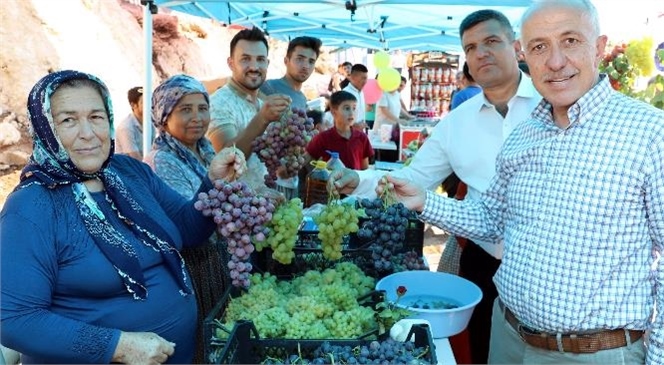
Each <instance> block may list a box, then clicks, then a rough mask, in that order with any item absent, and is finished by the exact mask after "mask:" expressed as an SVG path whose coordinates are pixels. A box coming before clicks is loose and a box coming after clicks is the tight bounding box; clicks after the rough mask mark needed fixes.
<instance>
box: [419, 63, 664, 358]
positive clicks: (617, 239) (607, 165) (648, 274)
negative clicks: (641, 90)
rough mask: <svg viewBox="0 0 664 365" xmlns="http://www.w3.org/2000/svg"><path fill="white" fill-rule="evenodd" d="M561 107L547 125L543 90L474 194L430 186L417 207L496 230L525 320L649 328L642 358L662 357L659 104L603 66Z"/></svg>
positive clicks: (567, 327) (461, 228)
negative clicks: (590, 84) (623, 87)
mask: <svg viewBox="0 0 664 365" xmlns="http://www.w3.org/2000/svg"><path fill="white" fill-rule="evenodd" d="M568 116H569V120H570V125H569V127H567V128H565V129H561V128H559V127H557V126H556V125H555V123H554V121H553V117H552V112H551V105H550V104H549V103H548V102H546V101H545V100H543V101H542V102H541V103H540V104H539V105H538V106H537V108H536V109H535V110H534V111H533V113H532V115H531V116H530V118H529V120H527V121H525V122H524V123H523V124H521V125H519V126H518V127H517V128H516V129H515V130H514V132H513V133H512V134H511V135H510V137H509V138H508V139H507V140H506V142H505V145H504V146H503V149H502V151H501V153H500V154H499V156H498V159H497V162H496V166H497V167H496V171H497V175H496V177H495V178H494V180H493V182H492V185H491V187H490V188H489V190H488V191H486V192H485V193H484V194H483V195H482V198H481V200H479V201H473V200H464V201H456V200H453V199H448V198H444V197H441V196H439V195H436V194H435V193H431V192H428V193H427V197H426V203H425V207H424V210H423V212H422V216H421V218H422V219H423V220H426V221H428V222H431V223H433V224H436V225H438V226H440V227H441V228H443V229H445V230H447V231H449V232H452V233H454V234H457V235H460V236H463V237H468V238H471V239H477V240H484V241H496V239H497V238H499V237H501V236H502V237H503V238H504V242H505V252H504V256H503V261H502V264H501V266H500V269H499V270H498V272H497V273H496V276H495V277H494V281H495V283H496V287H497V288H498V293H499V295H500V298H501V299H502V300H503V302H504V303H505V304H506V305H507V307H509V308H510V309H511V310H512V311H513V312H514V314H515V315H516V316H517V317H518V318H519V319H520V320H521V321H522V322H523V323H524V324H525V325H527V326H529V327H532V328H534V329H537V330H540V331H545V332H550V333H569V332H579V331H593V330H600V329H614V328H627V329H637V330H646V329H651V330H652V333H651V336H650V345H649V347H648V351H647V363H649V364H664V317H663V314H664V288H663V287H662V286H661V285H662V283H663V282H664V265H657V261H658V257H659V256H660V255H661V254H662V253H664V247H663V246H664V112H662V111H661V110H658V109H655V108H653V107H651V106H649V105H646V104H644V103H642V102H639V101H636V100H634V99H631V98H628V97H626V96H624V95H622V94H620V93H618V92H616V91H614V90H613V89H611V86H610V84H609V82H608V80H607V78H606V77H605V76H604V75H602V79H601V81H600V82H599V83H598V84H597V85H596V86H595V87H594V88H593V89H591V90H590V91H589V92H588V93H586V95H584V96H583V97H582V98H581V99H579V100H578V102H577V103H575V104H574V105H573V106H572V107H570V109H569V111H568ZM655 306H656V307H657V308H658V311H659V312H660V313H659V314H656V311H655Z"/></svg>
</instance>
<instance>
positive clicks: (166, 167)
mask: <svg viewBox="0 0 664 365" xmlns="http://www.w3.org/2000/svg"><path fill="white" fill-rule="evenodd" d="M152 123H153V124H154V126H155V128H156V129H157V131H158V134H157V137H156V139H155V141H154V143H153V144H152V151H151V152H150V154H149V155H148V156H146V158H145V162H146V163H147V164H148V165H150V167H152V169H153V170H154V172H155V173H156V174H157V176H159V177H161V179H162V180H163V181H164V182H165V183H166V184H168V185H169V186H170V187H172V188H173V189H174V190H175V191H177V192H178V193H180V194H181V195H182V196H185V197H189V196H192V194H194V193H195V192H196V190H197V189H198V186H200V184H201V181H202V180H204V179H205V178H206V177H205V175H206V174H207V172H206V171H207V167H208V166H209V165H210V162H211V161H212V158H213V157H214V155H215V152H214V149H213V148H212V144H211V143H210V141H209V140H208V139H207V138H205V132H207V129H208V125H209V124H210V109H209V97H208V93H207V91H206V89H205V86H204V85H203V84H202V83H201V82H199V81H198V80H196V79H194V78H192V77H190V76H187V75H176V76H173V77H171V78H169V79H167V80H166V81H164V82H163V83H162V84H161V85H159V86H158V87H157V88H156V89H155V91H154V92H153V93H152ZM225 250H226V246H225V244H223V242H222V241H221V239H220V237H219V236H218V235H217V234H216V233H214V234H213V235H212V236H210V238H209V244H207V245H203V246H198V247H192V248H187V249H185V250H184V251H182V256H183V257H184V259H185V262H186V263H187V267H188V268H189V272H190V274H191V276H192V279H193V283H194V289H195V290H196V297H197V300H198V316H199V321H198V323H199V326H202V322H203V319H204V318H205V316H206V315H207V314H209V313H210V312H211V311H212V309H213V308H214V306H215V304H216V303H217V302H218V301H219V300H220V299H221V297H222V296H223V294H224V289H225V287H226V284H227V281H228V278H227V276H228V274H227V273H225V272H226V270H224V267H225V265H226V262H227V261H228V260H225V258H226V255H225V254H224V251H225ZM197 341H198V344H197V351H196V357H195V360H197V362H200V361H203V360H204V357H203V348H204V342H205V341H209V339H205V338H203V331H202V328H201V330H199V331H198V338H197Z"/></svg>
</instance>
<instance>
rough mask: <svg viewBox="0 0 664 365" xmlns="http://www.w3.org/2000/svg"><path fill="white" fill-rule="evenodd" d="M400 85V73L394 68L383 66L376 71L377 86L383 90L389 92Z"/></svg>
mask: <svg viewBox="0 0 664 365" xmlns="http://www.w3.org/2000/svg"><path fill="white" fill-rule="evenodd" d="M399 85H401V74H400V73H399V71H397V70H396V69H394V68H391V67H389V68H384V69H382V70H380V71H379V73H378V86H380V88H381V89H382V90H383V91H387V92H391V91H394V90H396V89H398V88H399Z"/></svg>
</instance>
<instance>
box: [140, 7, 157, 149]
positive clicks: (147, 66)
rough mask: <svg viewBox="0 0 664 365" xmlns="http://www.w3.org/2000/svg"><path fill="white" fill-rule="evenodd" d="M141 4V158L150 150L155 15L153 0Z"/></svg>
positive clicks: (155, 9)
mask: <svg viewBox="0 0 664 365" xmlns="http://www.w3.org/2000/svg"><path fill="white" fill-rule="evenodd" d="M141 4H143V39H144V44H145V50H144V60H143V61H144V73H145V80H144V83H143V157H144V158H145V157H147V155H148V153H150V150H151V149H152V139H153V138H152V137H153V135H154V133H153V131H152V14H156V13H157V6H155V5H154V3H153V0H141Z"/></svg>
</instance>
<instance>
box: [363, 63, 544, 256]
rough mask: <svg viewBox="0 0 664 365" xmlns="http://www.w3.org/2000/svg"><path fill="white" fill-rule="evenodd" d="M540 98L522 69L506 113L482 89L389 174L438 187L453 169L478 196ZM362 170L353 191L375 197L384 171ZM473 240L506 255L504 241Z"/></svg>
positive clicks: (471, 195) (472, 195)
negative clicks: (407, 162)
mask: <svg viewBox="0 0 664 365" xmlns="http://www.w3.org/2000/svg"><path fill="white" fill-rule="evenodd" d="M540 100H542V98H541V96H540V95H539V94H538V93H537V90H535V88H534V87H533V83H532V81H531V79H530V78H528V77H526V76H525V75H523V74H522V76H521V81H520V82H519V87H518V88H517V91H516V94H515V95H514V96H513V97H512V98H511V99H510V100H509V102H508V104H507V105H508V107H509V110H508V112H507V115H506V116H505V117H504V118H503V116H502V115H500V113H498V111H497V110H496V108H495V107H494V106H493V105H492V104H491V103H489V101H488V100H487V99H486V97H485V96H484V94H479V95H476V96H474V97H472V98H470V99H468V100H467V101H466V102H465V103H463V104H461V105H460V106H459V107H458V108H456V109H454V110H453V111H451V112H450V113H449V114H447V115H446V116H445V118H443V120H441V121H440V122H439V123H438V124H437V125H436V127H435V128H434V130H433V132H432V134H431V136H430V137H429V138H428V139H427V140H426V142H424V144H423V145H422V147H421V148H420V149H419V150H418V151H417V153H416V154H415V157H414V158H413V160H412V162H411V163H410V165H409V166H407V167H404V168H403V169H401V170H398V171H394V172H392V173H391V174H392V175H394V176H397V177H401V178H404V179H407V180H410V181H413V182H415V183H417V184H418V185H420V186H421V187H422V188H425V189H430V190H435V189H437V188H438V186H440V183H441V182H442V181H443V180H445V178H447V177H448V176H449V175H451V174H452V172H455V173H456V174H457V176H459V178H460V179H461V181H463V182H464V183H466V184H467V185H468V194H467V195H466V199H471V200H473V199H478V198H479V197H480V195H481V193H482V192H483V191H485V190H486V189H487V188H488V187H489V185H490V183H491V179H492V178H493V176H494V175H495V174H496V156H497V155H498V152H500V148H501V146H502V145H503V142H504V141H505V140H506V139H507V137H508V136H509V135H510V133H511V132H512V130H513V129H514V128H515V127H516V125H517V124H519V123H522V122H523V121H525V120H526V119H527V118H528V116H529V115H530V113H531V112H532V111H533V109H535V107H536V106H537V103H539V102H540ZM359 174H360V178H361V183H360V185H359V186H358V188H357V189H356V190H355V192H354V194H358V195H363V196H375V192H374V189H375V188H376V184H377V183H378V179H379V177H380V175H382V173H380V172H379V171H375V170H371V171H361V172H359ZM377 175H378V176H377ZM475 243H477V244H478V245H480V246H481V247H482V248H483V249H484V250H486V251H487V252H488V253H489V254H491V255H492V256H494V257H496V258H501V257H502V245H496V244H494V242H493V241H485V240H476V241H475Z"/></svg>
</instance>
